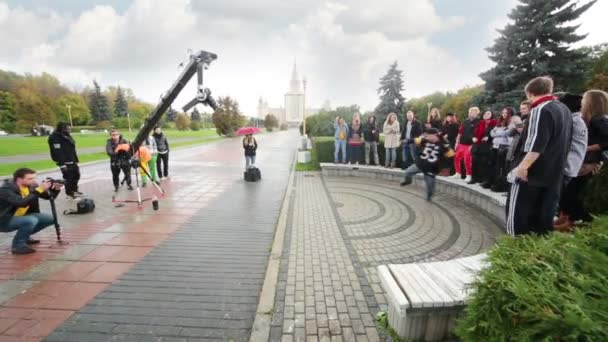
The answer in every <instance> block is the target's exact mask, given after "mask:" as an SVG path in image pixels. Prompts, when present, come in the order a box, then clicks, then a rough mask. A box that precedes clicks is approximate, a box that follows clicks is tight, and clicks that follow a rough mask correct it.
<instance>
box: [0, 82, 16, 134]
mask: <svg viewBox="0 0 608 342" xmlns="http://www.w3.org/2000/svg"><path fill="white" fill-rule="evenodd" d="M16 107H17V98H16V97H15V95H13V94H12V93H9V92H7V91H1V90H0V129H2V130H4V131H7V132H10V133H13V132H15V128H16V126H17V108H16Z"/></svg>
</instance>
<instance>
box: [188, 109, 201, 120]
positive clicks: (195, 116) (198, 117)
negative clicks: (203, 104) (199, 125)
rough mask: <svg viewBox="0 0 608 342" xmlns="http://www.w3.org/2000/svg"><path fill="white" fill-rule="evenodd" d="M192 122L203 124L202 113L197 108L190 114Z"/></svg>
mask: <svg viewBox="0 0 608 342" xmlns="http://www.w3.org/2000/svg"><path fill="white" fill-rule="evenodd" d="M190 120H192V122H201V113H199V111H198V109H196V107H195V108H194V110H193V111H192V113H191V114H190Z"/></svg>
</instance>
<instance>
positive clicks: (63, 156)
mask: <svg viewBox="0 0 608 342" xmlns="http://www.w3.org/2000/svg"><path fill="white" fill-rule="evenodd" d="M71 132H72V127H70V126H69V125H68V124H67V123H65V122H59V123H58V124H57V129H56V130H55V131H54V132H53V134H51V135H50V136H49V139H48V143H49V149H50V152H51V158H52V159H53V161H54V162H55V163H56V164H57V166H59V169H60V170H61V174H62V175H63V179H64V180H65V194H66V195H67V196H68V198H76V197H80V196H83V195H84V194H83V193H82V192H80V191H78V181H79V180H80V168H79V167H78V155H77V154H76V141H74V138H73V137H72V134H71Z"/></svg>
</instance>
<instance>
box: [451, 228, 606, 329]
mask: <svg viewBox="0 0 608 342" xmlns="http://www.w3.org/2000/svg"><path fill="white" fill-rule="evenodd" d="M488 255H489V261H490V263H491V266H490V267H489V268H487V269H485V270H483V271H481V272H480V274H479V276H478V278H477V280H476V282H475V283H474V284H473V285H472V289H473V290H474V291H473V295H472V297H471V300H470V302H469V305H468V307H467V308H466V310H465V316H464V318H463V319H462V320H461V321H460V322H459V323H458V326H457V329H456V331H457V334H458V336H459V337H460V338H462V340H464V341H608V267H606V265H608V217H601V218H597V219H596V220H595V221H594V223H593V226H592V227H590V228H581V229H579V230H578V231H577V232H576V233H575V234H562V233H553V234H550V235H549V236H548V237H536V236H523V237H518V238H512V237H506V236H505V237H503V238H502V239H500V240H499V242H498V244H497V246H496V247H495V248H494V249H492V250H491V251H490V252H489V254H488Z"/></svg>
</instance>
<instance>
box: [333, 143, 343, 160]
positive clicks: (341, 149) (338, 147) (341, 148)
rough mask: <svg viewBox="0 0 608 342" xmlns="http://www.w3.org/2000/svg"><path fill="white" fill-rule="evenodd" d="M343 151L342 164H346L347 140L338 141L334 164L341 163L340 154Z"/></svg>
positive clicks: (335, 148)
mask: <svg viewBox="0 0 608 342" xmlns="http://www.w3.org/2000/svg"><path fill="white" fill-rule="evenodd" d="M340 151H342V162H343V163H346V140H336V143H335V147H334V162H336V163H337V162H338V161H340V159H338V156H339V152H340Z"/></svg>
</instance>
